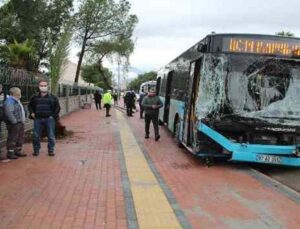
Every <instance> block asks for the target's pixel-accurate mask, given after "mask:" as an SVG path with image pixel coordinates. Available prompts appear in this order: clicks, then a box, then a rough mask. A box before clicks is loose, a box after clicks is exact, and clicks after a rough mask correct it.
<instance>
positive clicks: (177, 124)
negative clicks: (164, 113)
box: [174, 120, 183, 148]
mask: <svg viewBox="0 0 300 229" xmlns="http://www.w3.org/2000/svg"><path fill="white" fill-rule="evenodd" d="M174 134H175V136H174V137H175V142H176V145H177V146H178V147H179V148H182V147H183V145H182V143H181V142H180V140H179V134H180V121H179V120H177V121H176V124H175V131H174Z"/></svg>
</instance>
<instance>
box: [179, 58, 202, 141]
mask: <svg viewBox="0 0 300 229" xmlns="http://www.w3.org/2000/svg"><path fill="white" fill-rule="evenodd" d="M201 63H202V58H201V59H198V60H196V61H195V62H192V63H191V67H190V78H189V88H188V99H187V103H186V104H185V119H184V120H185V122H184V138H183V139H184V143H185V144H186V145H187V146H191V145H192V144H193V142H194V134H193V130H194V125H196V121H197V120H196V119H197V117H196V115H195V112H196V100H197V95H198V92H199V81H200V69H201Z"/></svg>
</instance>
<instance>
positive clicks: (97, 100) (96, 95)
mask: <svg viewBox="0 0 300 229" xmlns="http://www.w3.org/2000/svg"><path fill="white" fill-rule="evenodd" d="M94 100H95V104H96V109H97V110H98V109H100V110H101V109H102V108H101V100H102V95H101V93H100V92H99V91H96V92H95V93H94Z"/></svg>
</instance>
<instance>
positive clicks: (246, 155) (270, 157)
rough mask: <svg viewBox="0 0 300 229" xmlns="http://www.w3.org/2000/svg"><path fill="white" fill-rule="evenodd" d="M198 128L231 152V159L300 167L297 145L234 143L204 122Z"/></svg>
mask: <svg viewBox="0 0 300 229" xmlns="http://www.w3.org/2000/svg"><path fill="white" fill-rule="evenodd" d="M198 130H199V131H201V132H202V133H204V134H205V135H207V136H208V137H209V138H211V139H212V140H214V141H215V142H216V143H218V144H219V145H221V146H222V147H223V148H224V149H226V150H227V151H229V152H231V158H230V160H231V161H241V162H255V163H264V164H274V165H284V166H294V167H300V157H299V150H298V149H299V146H296V145H260V144H241V143H235V142H232V141H230V140H229V139H227V138H226V137H224V136H223V135H221V134H220V133H218V132H217V131H215V130H213V129H212V128H210V127H208V126H207V125H205V124H204V123H199V125H198Z"/></svg>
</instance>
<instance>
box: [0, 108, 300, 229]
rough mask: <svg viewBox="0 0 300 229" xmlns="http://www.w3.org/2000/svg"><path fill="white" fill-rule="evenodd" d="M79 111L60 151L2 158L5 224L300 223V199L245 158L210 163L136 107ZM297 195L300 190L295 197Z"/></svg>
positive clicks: (0, 201) (0, 220)
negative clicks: (153, 127) (147, 130)
mask: <svg viewBox="0 0 300 229" xmlns="http://www.w3.org/2000/svg"><path fill="white" fill-rule="evenodd" d="M134 115H135V117H132V118H127V117H126V116H124V115H123V114H122V113H121V112H120V111H117V110H114V109H113V110H112V117H110V118H105V117H104V116H105V112H104V110H102V111H96V110H93V109H92V110H81V111H78V112H76V113H73V114H71V115H69V116H67V117H65V118H64V119H63V120H62V121H63V123H64V124H65V125H66V127H67V129H68V130H71V131H73V132H74V135H73V136H71V137H68V138H66V139H62V140H59V141H58V142H57V149H56V156H55V157H48V156H47V154H46V143H43V146H42V149H43V150H42V151H41V155H40V156H39V157H33V156H32V155H31V153H32V147H31V145H30V144H26V145H25V150H24V151H25V152H26V153H28V155H29V156H28V157H27V158H21V159H18V160H16V161H13V162H11V163H2V164H0V228H1V229H2V228H30V229H31V228H42V229H44V228H138V227H139V228H180V227H182V228H299V225H300V217H299V212H300V198H299V194H298V195H297V194H295V195H294V197H295V196H296V197H295V199H292V198H291V196H288V195H287V193H282V192H281V191H280V190H278V189H276V187H275V185H274V184H273V183H272V182H271V183H268V184H266V182H265V181H263V180H261V179H260V178H259V177H258V176H256V175H255V174H253V173H252V172H251V171H249V170H248V169H247V168H245V167H244V166H242V165H228V164H225V165H224V164H221V165H217V166H213V167H210V168H207V167H206V166H205V165H203V164H202V163H201V162H200V160H199V159H198V158H196V157H194V156H192V155H190V154H189V153H187V152H186V151H185V150H183V149H179V148H177V147H176V144H174V142H173V139H172V137H171V134H170V133H169V132H168V131H167V130H166V129H165V128H160V130H161V139H160V141H159V142H155V141H154V138H153V133H151V134H152V135H151V136H150V139H149V140H146V139H144V129H143V128H144V122H143V120H140V119H139V115H138V114H137V113H136V114H134ZM297 198H299V199H297Z"/></svg>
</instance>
